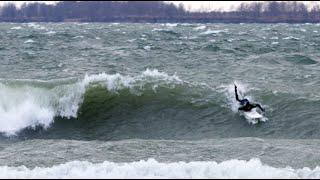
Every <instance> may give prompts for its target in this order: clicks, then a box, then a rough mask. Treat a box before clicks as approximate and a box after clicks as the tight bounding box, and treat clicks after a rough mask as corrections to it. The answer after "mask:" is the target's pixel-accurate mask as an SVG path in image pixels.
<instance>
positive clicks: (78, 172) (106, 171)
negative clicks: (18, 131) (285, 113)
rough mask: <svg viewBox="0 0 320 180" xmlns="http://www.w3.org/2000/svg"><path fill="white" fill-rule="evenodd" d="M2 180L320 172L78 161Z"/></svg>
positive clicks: (19, 171)
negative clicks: (12, 179) (16, 179)
mask: <svg viewBox="0 0 320 180" xmlns="http://www.w3.org/2000/svg"><path fill="white" fill-rule="evenodd" d="M0 172H1V175H0V177H1V178H10V179H11V178H58V179H60V178H61V179H62V178H81V179H83V178H88V179H91V178H117V179H118V178H121V179H122V178H170V179H171V178H172V179H173V178H192V179H193V178H228V179H229V178H231V179H242V178H250V179H251V178H252V179H266V178H268V179H269V178H270V179H271V178H272V179H273V178H281V179H298V178H299V179H300V178H302V179H307V178H308V179H309V178H315V179H317V178H320V168H319V167H316V168H314V169H310V168H302V169H293V168H290V167H287V168H274V167H272V166H268V165H264V164H262V163H261V161H260V160H259V159H251V160H249V161H244V160H229V161H224V162H221V163H217V162H214V161H209V162H201V161H200V162H188V163H186V162H175V163H159V162H157V161H156V160H154V159H149V160H147V161H144V160H141V161H138V162H131V163H113V162H108V161H106V162H103V163H97V164H93V163H90V162H86V161H74V162H68V163H66V164H60V165H57V166H53V167H47V168H42V167H36V168H34V169H28V168H26V167H25V166H20V167H5V166H1V167H0Z"/></svg>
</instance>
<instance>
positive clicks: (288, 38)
mask: <svg viewBox="0 0 320 180" xmlns="http://www.w3.org/2000/svg"><path fill="white" fill-rule="evenodd" d="M282 39H284V40H300V38H297V37H293V36H288V37H285V38H282Z"/></svg>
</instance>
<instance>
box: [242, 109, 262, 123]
mask: <svg viewBox="0 0 320 180" xmlns="http://www.w3.org/2000/svg"><path fill="white" fill-rule="evenodd" d="M243 114H244V116H245V118H246V119H247V120H248V122H249V123H252V124H256V123H258V122H259V121H265V119H264V117H263V115H262V114H260V113H258V112H257V111H255V110H252V111H249V112H244V113H243Z"/></svg>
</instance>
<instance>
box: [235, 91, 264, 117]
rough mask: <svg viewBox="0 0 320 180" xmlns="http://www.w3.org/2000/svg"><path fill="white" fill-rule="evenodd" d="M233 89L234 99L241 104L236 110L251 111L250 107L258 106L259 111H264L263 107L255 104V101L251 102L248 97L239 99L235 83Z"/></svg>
mask: <svg viewBox="0 0 320 180" xmlns="http://www.w3.org/2000/svg"><path fill="white" fill-rule="evenodd" d="M234 91H235V94H236V100H237V101H239V102H240V105H241V107H239V108H238V110H242V111H245V112H249V111H251V109H253V108H256V107H258V108H260V109H261V111H263V112H264V109H263V108H262V107H261V106H260V104H255V103H252V104H251V103H250V102H249V100H248V99H242V100H240V99H239V96H238V93H237V86H236V85H234Z"/></svg>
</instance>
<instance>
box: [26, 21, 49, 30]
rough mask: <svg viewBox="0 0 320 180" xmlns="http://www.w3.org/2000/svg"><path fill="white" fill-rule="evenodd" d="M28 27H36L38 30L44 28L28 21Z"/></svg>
mask: <svg viewBox="0 0 320 180" xmlns="http://www.w3.org/2000/svg"><path fill="white" fill-rule="evenodd" d="M28 27H31V28H34V29H38V30H44V29H46V28H45V27H44V26H41V25H39V24H36V23H28Z"/></svg>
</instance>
